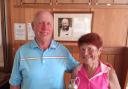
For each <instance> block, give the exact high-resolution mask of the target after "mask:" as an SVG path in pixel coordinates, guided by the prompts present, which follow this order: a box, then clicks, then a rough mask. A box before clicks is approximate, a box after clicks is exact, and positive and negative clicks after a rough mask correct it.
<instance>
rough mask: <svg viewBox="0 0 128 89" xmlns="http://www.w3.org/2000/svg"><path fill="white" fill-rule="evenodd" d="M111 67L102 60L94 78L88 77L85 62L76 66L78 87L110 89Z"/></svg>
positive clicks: (79, 88)
mask: <svg viewBox="0 0 128 89" xmlns="http://www.w3.org/2000/svg"><path fill="white" fill-rule="evenodd" d="M110 69H111V68H110V67H108V66H107V65H105V64H103V63H102V62H100V66H99V67H98V68H97V69H96V71H95V74H94V76H93V77H92V78H90V79H89V78H88V76H87V72H86V71H85V69H84V67H83V64H82V65H80V66H79V67H78V68H76V70H75V71H77V72H76V74H75V75H76V77H77V80H76V84H77V85H78V89H109V78H108V72H109V70H110ZM78 83H79V84H78Z"/></svg>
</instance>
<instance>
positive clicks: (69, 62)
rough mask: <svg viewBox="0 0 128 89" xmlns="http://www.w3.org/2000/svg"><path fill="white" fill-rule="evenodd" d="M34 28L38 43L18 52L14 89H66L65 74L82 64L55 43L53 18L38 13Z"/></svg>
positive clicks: (13, 73) (11, 83)
mask: <svg viewBox="0 0 128 89" xmlns="http://www.w3.org/2000/svg"><path fill="white" fill-rule="evenodd" d="M32 27H33V31H34V33H35V40H33V41H31V42H30V43H28V44H25V45H23V46H22V47H20V48H19V49H18V51H17V53H16V55H15V59H14V64H13V70H12V74H11V77H10V80H9V83H10V89H65V84H64V72H71V71H72V70H73V69H74V67H75V66H76V65H77V64H78V63H77V62H76V61H75V60H74V59H73V57H72V56H71V55H70V53H69V51H68V50H67V49H66V48H65V47H64V46H63V45H61V44H59V43H58V42H56V41H54V40H53V38H52V35H53V16H52V15H51V14H50V13H49V12H43V11H40V12H38V13H37V14H36V15H35V18H34V20H33V22H32Z"/></svg>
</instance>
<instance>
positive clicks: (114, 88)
mask: <svg viewBox="0 0 128 89" xmlns="http://www.w3.org/2000/svg"><path fill="white" fill-rule="evenodd" d="M109 82H110V89H121V87H120V84H119V81H118V78H117V75H116V72H115V70H114V69H113V68H112V69H111V70H110V72H109Z"/></svg>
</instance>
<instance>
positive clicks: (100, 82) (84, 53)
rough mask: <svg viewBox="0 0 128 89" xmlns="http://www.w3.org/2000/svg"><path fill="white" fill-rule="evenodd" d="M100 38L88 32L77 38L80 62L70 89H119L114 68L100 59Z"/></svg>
mask: <svg viewBox="0 0 128 89" xmlns="http://www.w3.org/2000/svg"><path fill="white" fill-rule="evenodd" d="M102 43H103V42H102V39H101V38H100V36H99V35H98V34H96V33H88V34H85V35H83V36H82V37H80V39H79V40H78V46H79V55H80V60H81V61H82V64H80V65H79V66H78V67H77V68H76V69H75V70H74V73H73V76H72V79H71V84H70V86H69V88H71V89H121V88H120V85H119V82H118V79H117V76H116V73H115V71H114V69H113V68H112V67H110V66H108V65H105V64H103V63H102V62H101V61H100V54H101V50H102Z"/></svg>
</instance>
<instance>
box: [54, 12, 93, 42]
mask: <svg viewBox="0 0 128 89" xmlns="http://www.w3.org/2000/svg"><path fill="white" fill-rule="evenodd" d="M91 22H92V13H54V40H57V41H77V40H78V39H79V37H80V36H82V35H84V34H87V33H90V32H91Z"/></svg>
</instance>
